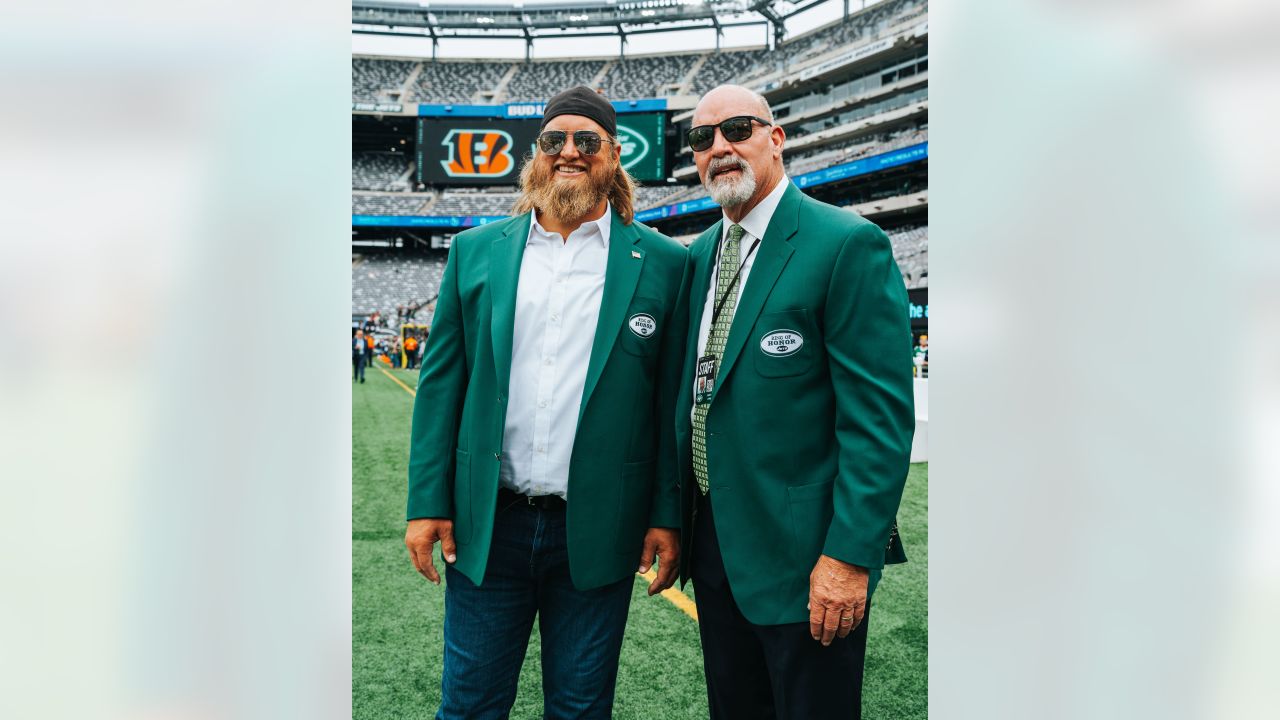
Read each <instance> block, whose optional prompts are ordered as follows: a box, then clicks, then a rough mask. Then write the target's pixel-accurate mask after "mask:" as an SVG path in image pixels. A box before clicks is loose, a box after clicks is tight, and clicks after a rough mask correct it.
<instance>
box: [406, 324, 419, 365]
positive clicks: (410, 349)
mask: <svg viewBox="0 0 1280 720" xmlns="http://www.w3.org/2000/svg"><path fill="white" fill-rule="evenodd" d="M404 356H405V362H406V363H408V365H407V367H408V369H410V370H412V369H414V368H415V367H417V366H418V338H417V337H415V336H414V335H413V333H410V334H409V337H407V338H405V340H404Z"/></svg>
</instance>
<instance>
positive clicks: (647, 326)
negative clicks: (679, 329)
mask: <svg viewBox="0 0 1280 720" xmlns="http://www.w3.org/2000/svg"><path fill="white" fill-rule="evenodd" d="M627 326H628V327H630V328H631V332H633V333H635V334H636V335H638V336H640V337H642V338H647V337H649V336H650V335H653V332H654V331H655V330H657V329H658V321H657V320H654V319H653V316H652V315H647V314H645V313H636V314H635V315H632V316H631V319H630V320H628V321H627Z"/></svg>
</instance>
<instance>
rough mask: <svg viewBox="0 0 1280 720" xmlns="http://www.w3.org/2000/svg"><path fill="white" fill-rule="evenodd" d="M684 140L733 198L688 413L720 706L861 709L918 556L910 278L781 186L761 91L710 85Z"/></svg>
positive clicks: (699, 330) (699, 551) (706, 647)
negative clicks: (867, 671)
mask: <svg viewBox="0 0 1280 720" xmlns="http://www.w3.org/2000/svg"><path fill="white" fill-rule="evenodd" d="M686 140H687V141H688V143H689V146H690V148H691V149H692V150H693V153H694V158H695V160H696V162H697V166H698V175H699V177H700V178H701V179H702V182H703V184H704V185H705V186H706V188H707V190H708V191H709V192H710V193H711V197H712V199H713V200H715V201H716V202H718V203H719V204H720V205H721V206H722V208H723V217H722V218H721V220H720V221H719V222H717V223H716V224H715V225H713V226H712V227H711V228H709V229H708V230H707V231H706V232H704V233H703V234H702V235H701V236H700V237H698V239H697V240H695V241H694V242H693V244H692V245H691V246H690V249H689V252H690V261H691V263H692V265H693V270H692V273H691V276H692V283H693V286H692V289H691V290H690V291H689V297H690V302H689V311H690V318H689V323H690V324H689V340H688V351H687V354H686V357H685V363H684V376H683V380H682V383H681V390H680V401H681V406H680V408H679V409H678V410H677V413H676V418H677V428H676V437H677V449H678V451H679V458H680V466H681V483H682V487H681V495H682V504H681V510H682V529H681V542H682V545H683V550H682V552H681V579H682V582H683V581H684V580H685V579H690V578H691V579H692V580H693V583H694V586H695V590H696V598H697V605H698V619H699V624H698V627H699V632H700V634H701V638H702V652H703V662H704V666H705V669H706V678H707V695H708V699H709V704H710V709H711V717H712V718H713V719H715V720H719V719H721V718H732V720H752V719H754V718H761V719H763V718H779V719H780V720H789V719H798V718H804V719H805V720H823V719H825V718H840V720H849V718H856V717H860V716H861V692H862V670H863V658H864V656H865V652H866V640H867V608H868V607H869V602H870V598H871V594H872V592H873V591H874V589H875V586H876V582H877V581H878V580H879V577H880V572H881V569H882V568H883V567H884V565H885V564H886V563H892V562H903V561H905V559H906V557H905V555H904V554H903V552H902V543H901V540H900V538H899V537H898V534H897V525H896V523H895V521H894V515H895V513H896V512H897V509H898V503H899V501H900V500H901V497H902V488H903V485H904V483H905V481H906V476H907V463H908V458H909V456H910V450H911V436H912V432H913V430H914V414H913V410H912V387H911V383H912V380H911V368H912V365H911V345H912V342H911V328H910V320H909V319H908V314H907V293H906V288H905V286H904V284H903V282H902V276H901V275H900V274H899V272H898V267H897V265H896V264H895V263H894V260H893V252H892V249H891V247H890V244H889V239H888V238H887V237H886V236H885V234H884V233H883V232H882V231H881V230H880V228H878V227H876V226H875V225H873V224H872V223H870V222H868V221H866V220H864V219H862V218H861V217H859V216H858V215H856V214H854V213H852V212H849V211H847V210H842V209H840V208H837V207H834V206H832V205H828V204H826V203H823V202H819V201H817V200H814V199H812V198H810V197H807V196H805V195H804V194H803V193H802V192H800V190H799V188H797V187H796V186H795V185H794V184H792V183H791V181H790V180H788V179H787V176H786V173H785V172H784V170H783V163H782V149H783V144H784V142H785V140H786V133H785V132H783V129H782V128H781V127H780V126H778V125H776V124H774V122H773V113H772V111H771V110H770V109H769V105H768V103H767V102H766V101H765V99H764V98H763V97H761V96H760V95H758V94H756V93H754V92H752V91H751V90H748V89H746V88H742V87H737V86H732V85H724V86H721V87H718V88H716V89H714V90H712V91H711V92H709V93H707V94H706V95H705V96H704V97H703V98H702V100H701V101H700V102H699V103H698V106H697V108H696V109H695V110H694V114H693V127H692V128H691V129H690V130H689V131H688V133H687V135H686Z"/></svg>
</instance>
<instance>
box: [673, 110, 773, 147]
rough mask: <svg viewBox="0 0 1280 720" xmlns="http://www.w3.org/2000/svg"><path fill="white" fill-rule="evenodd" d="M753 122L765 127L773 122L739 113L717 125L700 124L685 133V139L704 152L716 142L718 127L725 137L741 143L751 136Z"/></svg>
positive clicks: (691, 145)
mask: <svg viewBox="0 0 1280 720" xmlns="http://www.w3.org/2000/svg"><path fill="white" fill-rule="evenodd" d="M752 122H758V123H760V124H761V125H764V126H765V127H770V126H772V125H773V123H771V122H769V121H768V120H765V119H764V118H758V117H756V116H754V115H738V116H737V117H731V118H729V119H728V120H722V121H721V122H720V123H719V124H717V125H699V126H698V127H696V128H692V129H690V130H689V132H688V133H686V134H685V139H686V140H688V141H689V148H690V149H691V150H693V151H694V152H702V151H703V150H706V149H707V148H709V147H711V146H712V145H713V144H715V141H716V128H720V134H721V135H724V139H725V140H728V141H729V142H731V143H740V142H742V141H743V140H746V139H747V138H749V137H751V130H752V129H753V128H754V127H755V126H754V125H752V124H751V123H752Z"/></svg>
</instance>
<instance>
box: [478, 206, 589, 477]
mask: <svg viewBox="0 0 1280 720" xmlns="http://www.w3.org/2000/svg"><path fill="white" fill-rule="evenodd" d="M530 214H531V215H532V218H531V220H530V222H529V236H528V238H527V239H526V241H525V246H524V259H523V260H522V261H521V263H520V280H519V284H518V285H517V287H516V312H515V332H514V333H513V335H512V340H511V387H510V391H509V393H508V396H507V417H506V423H505V428H506V430H505V434H504V435H503V439H502V463H501V465H500V468H501V469H500V470H499V473H498V478H499V480H500V481H501V483H502V485H503V487H506V488H507V489H509V490H514V491H515V492H518V493H522V494H525V495H559V496H561V497H567V494H568V487H569V458H570V457H571V456H572V454H573V439H574V435H575V434H576V433H577V429H578V408H579V405H581V403H582V390H583V386H584V385H585V384H586V381H587V363H588V362H589V361H590V359H591V345H592V344H593V342H594V341H595V337H596V325H597V323H598V321H599V316H600V300H601V298H603V297H604V274H605V268H606V266H607V265H608V259H609V252H608V251H609V226H610V223H611V222H612V220H613V208H612V207H610V206H608V205H607V204H606V207H605V211H604V215H602V216H601V217H600V219H599V220H594V221H590V222H585V223H583V224H582V226H581V227H579V228H578V229H577V230H574V231H573V232H572V233H570V234H569V237H568V238H567V239H565V240H562V239H561V237H560V235H559V234H558V233H552V232H548V231H547V230H545V229H543V227H542V226H541V225H539V224H538V216H537V214H536V213H533V212H532V211H531V213H530Z"/></svg>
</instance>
